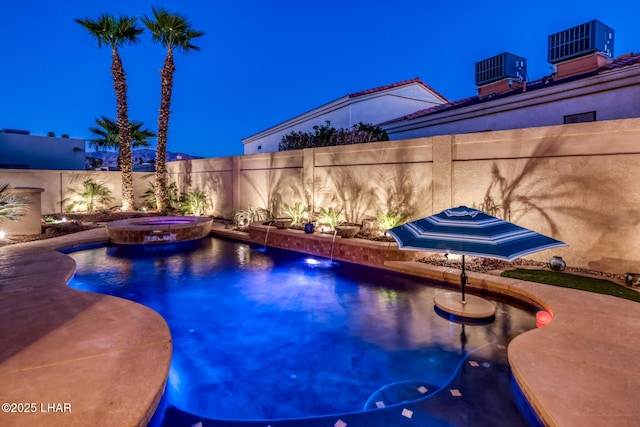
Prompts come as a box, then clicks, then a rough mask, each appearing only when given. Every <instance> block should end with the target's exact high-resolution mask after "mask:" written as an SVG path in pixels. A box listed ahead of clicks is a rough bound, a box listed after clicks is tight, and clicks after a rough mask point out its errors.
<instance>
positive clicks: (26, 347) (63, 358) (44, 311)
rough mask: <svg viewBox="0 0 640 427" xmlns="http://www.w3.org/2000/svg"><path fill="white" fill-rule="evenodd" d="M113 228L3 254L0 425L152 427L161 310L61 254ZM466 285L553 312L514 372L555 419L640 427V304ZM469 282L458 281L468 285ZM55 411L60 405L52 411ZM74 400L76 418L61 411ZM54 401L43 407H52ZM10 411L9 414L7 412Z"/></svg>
mask: <svg viewBox="0 0 640 427" xmlns="http://www.w3.org/2000/svg"><path fill="white" fill-rule="evenodd" d="M106 241H107V239H106V234H105V232H104V229H98V230H91V231H87V232H82V233H76V234H73V235H70V236H64V237H61V238H56V239H49V240H45V241H39V242H33V243H27V244H21V245H14V246H7V247H3V248H0V340H1V341H0V403H12V402H13V403H16V404H19V403H23V404H24V403H35V404H36V407H35V408H36V410H35V412H34V413H28V414H27V413H5V412H1V413H0V425H11V426H33V425H48V426H63V425H64V426H85V425H94V426H131V425H145V424H146V422H147V421H148V419H149V417H150V416H151V415H152V413H153V411H154V409H155V407H156V405H157V403H158V400H159V398H160V395H161V393H162V390H163V387H164V384H165V382H166V379H167V375H168V371H169V364H170V359H171V337H170V333H169V330H168V328H167V325H166V323H165V322H164V320H163V319H162V318H161V317H160V316H159V315H158V314H157V313H155V312H154V311H152V310H151V309H148V308H146V307H143V306H141V305H139V304H135V303H132V302H129V301H125V300H122V299H119V298H114V297H110V296H105V295H96V294H91V293H86V292H80V291H77V290H74V289H72V288H70V287H68V286H67V285H66V283H67V282H68V280H69V279H70V278H71V277H72V276H73V272H74V268H75V265H74V262H73V260H72V259H71V258H70V257H68V256H66V255H63V254H61V253H58V252H55V250H59V249H62V248H68V247H72V246H83V245H87V244H91V243H102V242H106ZM386 267H387V268H389V269H392V270H396V271H401V272H405V273H409V274H414V275H418V276H422V277H431V278H434V279H437V280H444V281H447V282H450V283H452V284H459V280H460V278H459V274H460V272H459V271H458V270H453V269H446V268H442V267H433V266H428V265H426V264H421V263H416V262H403V261H393V262H388V263H387V264H386ZM468 276H469V285H468V289H469V290H472V289H474V288H475V289H486V290H490V291H493V292H500V293H502V294H506V295H508V296H511V297H515V298H518V299H521V300H523V301H526V302H530V303H535V304H537V305H538V306H541V307H545V309H547V311H549V312H551V313H552V314H553V316H554V319H553V321H552V322H551V324H549V325H548V326H545V327H543V328H540V329H536V330H533V331H529V332H527V333H525V334H522V335H520V336H518V337H517V338H516V339H515V340H513V341H512V343H511V344H510V345H509V350H508V351H509V362H510V364H511V367H512V370H513V374H514V376H515V378H516V380H517V381H518V383H519V384H520V386H521V388H522V390H523V392H524V393H525V395H526V396H527V398H528V399H529V401H530V402H531V404H532V406H533V407H534V408H535V409H536V411H537V412H538V413H539V414H540V416H541V417H542V419H543V420H544V422H545V424H547V425H549V426H562V427H574V426H576V427H577V426H580V427H589V426H593V427H596V426H598V427H600V426H621V427H622V426H634V427H635V426H637V425H639V424H640V405H639V404H638V397H637V394H638V393H639V392H640V364H639V363H637V360H636V358H637V357H638V353H639V352H640V304H638V303H635V302H632V301H628V300H623V299H620V298H615V297H610V296H605V295H598V294H591V293H587V292H581V291H575V290H571V289H563V288H557V287H554V286H546V285H541V284H536V283H530V282H523V281H518V280H514V279H507V278H502V277H498V276H492V275H485V274H477V273H468ZM458 286H459V285H458ZM50 404H60V406H59V407H57V406H56V409H58V408H59V409H60V412H53V411H52V410H47V409H48V408H50V407H51V406H50ZM64 404H68V405H70V408H71V411H67V412H62V410H63V409H64V408H65V406H63V405H64ZM42 405H44V406H42ZM3 408H4V407H3Z"/></svg>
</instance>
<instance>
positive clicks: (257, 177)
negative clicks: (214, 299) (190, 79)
mask: <svg viewBox="0 0 640 427" xmlns="http://www.w3.org/2000/svg"><path fill="white" fill-rule="evenodd" d="M189 165H190V166H189ZM220 165H224V167H220ZM639 167H640V119H625V120H612V121H603V122H593V123H581V124H574V125H562V126H550V127H537V128H528V129H518V130H507V131H499V132H482V133H474V134H464V135H445V136H435V137H428V138H419V139H409V140H402V141H388V142H376V143H370V144H359V145H350V146H342V147H325V148H317V149H306V150H298V151H289V152H282V153H265V154H255V155H246V156H239V157H233V158H224V159H204V160H192V161H186V162H171V163H169V171H170V174H171V177H172V180H177V181H178V182H180V183H181V185H182V186H183V187H184V189H187V187H186V186H185V184H186V183H187V182H190V183H191V188H196V187H198V186H204V185H207V183H213V182H222V183H223V185H218V186H217V187H216V190H215V191H216V193H215V195H214V196H213V197H215V198H216V200H220V201H225V202H224V203H223V206H224V207H223V208H217V209H216V210H215V213H216V214H218V215H220V216H224V217H226V218H231V216H232V213H233V212H234V211H236V210H239V209H247V208H249V207H252V208H267V209H270V210H272V211H273V213H274V215H276V216H280V215H282V214H283V210H282V207H283V205H284V203H288V204H294V203H295V202H298V201H300V202H303V203H305V204H307V205H309V206H313V210H314V211H316V212H317V211H319V210H320V208H323V207H324V208H328V207H334V208H341V209H343V211H344V212H345V213H346V214H347V216H348V218H347V219H348V220H349V221H352V222H361V221H362V219H364V218H366V217H373V216H375V215H376V213H377V212H385V211H390V210H396V211H398V210H399V211H401V212H403V213H405V214H407V215H410V216H411V217H413V218H418V217H422V216H426V215H430V214H432V213H437V212H439V211H441V210H443V209H446V208H448V207H452V206H458V205H467V206H474V207H478V208H482V209H484V210H486V211H488V212H489V213H492V214H494V215H496V216H500V217H505V218H506V219H509V220H511V221H513V222H516V223H518V224H520V225H522V226H525V227H529V228H532V229H534V230H536V231H539V232H542V233H545V234H548V235H550V236H552V237H555V238H557V239H560V240H562V241H565V242H567V243H568V244H569V245H570V246H568V247H566V248H560V249H556V250H553V253H550V252H549V251H546V252H542V253H540V254H537V255H533V256H531V257H530V258H532V259H537V260H541V261H547V260H548V259H549V258H550V257H551V256H552V255H560V256H563V257H564V258H565V259H566V260H567V262H568V263H569V264H570V265H572V266H576V267H583V268H589V269H597V270H602V271H611V272H626V271H637V270H638V269H639V268H640V265H639V264H640V255H638V254H640V242H638V241H637V239H635V236H637V235H638V232H639V231H640V230H639V228H640V220H639V219H638V216H637V214H636V213H635V212H636V211H637V206H638V205H640V189H638V188H637V185H636V183H635V181H636V180H635V175H636V174H635V172H636V171H637V170H638V169H639ZM189 168H191V172H189V173H186V172H187V170H188V169H189ZM221 203H222V202H221Z"/></svg>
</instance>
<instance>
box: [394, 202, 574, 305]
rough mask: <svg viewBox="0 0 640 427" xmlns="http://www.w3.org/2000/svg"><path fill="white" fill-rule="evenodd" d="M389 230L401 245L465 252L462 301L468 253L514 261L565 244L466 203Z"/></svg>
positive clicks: (430, 249) (463, 253)
mask: <svg viewBox="0 0 640 427" xmlns="http://www.w3.org/2000/svg"><path fill="white" fill-rule="evenodd" d="M388 233H389V234H391V235H392V236H393V238H394V239H395V240H396V241H397V242H398V246H399V247H400V249H413V250H419V251H430V252H444V253H451V254H458V255H462V274H461V275H460V282H461V284H462V302H463V303H464V302H465V286H466V284H467V275H466V273H465V265H464V256H465V255H473V256H479V257H486V258H495V259H501V260H505V261H513V260H515V259H516V258H519V257H522V256H525V255H528V254H532V253H534V252H539V251H543V250H545V249H551V248H556V247H558V246H566V243H563V242H561V241H559V240H555V239H552V238H551V237H548V236H545V235H544V234H540V233H537V232H535V231H533V230H529V229H528V228H524V227H520V226H519V225H516V224H514V223H511V222H509V221H504V220H502V219H500V218H496V217H494V216H491V215H488V214H486V213H485V212H482V211H479V210H477V209H472V208H468V207H466V206H459V207H457V208H452V209H446V210H444V211H442V212H440V213H438V214H435V215H431V216H428V217H425V218H422V219H419V220H416V221H412V222H408V223H406V224H403V225H400V226H397V227H394V228H392V229H390V230H388Z"/></svg>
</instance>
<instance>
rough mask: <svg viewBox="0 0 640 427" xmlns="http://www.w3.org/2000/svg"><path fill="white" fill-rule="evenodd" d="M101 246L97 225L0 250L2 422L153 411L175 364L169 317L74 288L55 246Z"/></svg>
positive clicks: (104, 420) (78, 420) (80, 419)
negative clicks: (70, 285) (173, 361)
mask: <svg viewBox="0 0 640 427" xmlns="http://www.w3.org/2000/svg"><path fill="white" fill-rule="evenodd" d="M106 242H107V237H106V234H105V230H104V229H96V230H90V231H86V232H82V233H76V234H72V235H67V236H63V237H59V238H55V239H47V240H42V241H37V242H31V243H25V244H20V245H10V246H5V247H2V248H0V404H2V405H3V406H2V412H0V425H3V426H87V425H91V426H110V427H111V426H144V425H146V424H147V423H148V421H149V419H150V418H151V416H152V415H153V413H154V411H155V408H156V407H157V405H158V402H159V400H160V398H161V396H162V393H163V391H164V386H165V383H166V380H167V376H168V373H169V366H170V363H171V349H172V347H171V334H170V332H169V328H168V327H167V324H166V322H165V321H164V319H163V318H162V317H160V315H158V314H157V313H156V312H154V311H153V310H151V309H149V308H147V307H144V306H142V305H140V304H136V303H134V302H131V301H127V300H123V299H120V298H115V297H111V296H107V295H98V294H93V293H88V292H81V291H77V290H75V289H72V288H70V287H69V286H67V283H68V281H69V280H70V279H71V277H73V274H74V272H75V263H74V261H73V259H72V258H71V257H69V256H67V255H64V254H62V253H59V252H55V251H56V250H59V249H62V248H69V247H73V246H83V245H87V244H92V243H106ZM12 403H15V404H16V405H13V406H11V404H12ZM7 404H9V406H7ZM12 410H15V411H16V412H7V411H12ZM26 411H29V412H28V413H27V412H26Z"/></svg>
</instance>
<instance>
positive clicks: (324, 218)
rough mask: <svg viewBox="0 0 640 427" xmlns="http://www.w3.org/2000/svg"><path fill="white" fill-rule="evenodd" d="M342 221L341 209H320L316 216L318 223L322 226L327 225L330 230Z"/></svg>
mask: <svg viewBox="0 0 640 427" xmlns="http://www.w3.org/2000/svg"><path fill="white" fill-rule="evenodd" d="M341 220H342V209H340V210H338V209H334V208H332V207H330V208H329V209H325V208H321V209H320V212H319V216H318V222H320V223H322V224H328V225H329V226H330V227H331V229H332V230H334V229H335V228H336V226H337V225H338V224H340V221H341Z"/></svg>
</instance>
